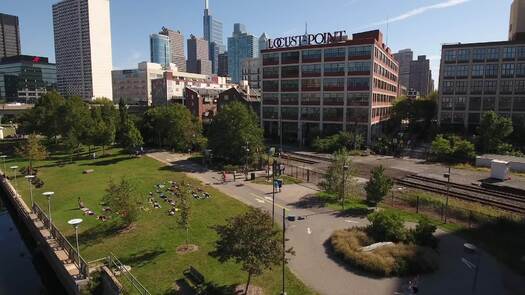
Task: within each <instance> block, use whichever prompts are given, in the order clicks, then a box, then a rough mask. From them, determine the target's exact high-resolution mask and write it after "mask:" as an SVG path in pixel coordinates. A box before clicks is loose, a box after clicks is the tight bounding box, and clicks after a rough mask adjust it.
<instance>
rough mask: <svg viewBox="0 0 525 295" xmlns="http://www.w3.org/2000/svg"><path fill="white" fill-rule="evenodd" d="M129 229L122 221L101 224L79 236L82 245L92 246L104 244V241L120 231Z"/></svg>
mask: <svg viewBox="0 0 525 295" xmlns="http://www.w3.org/2000/svg"><path fill="white" fill-rule="evenodd" d="M126 227H127V225H126V224H124V223H123V222H121V221H108V222H104V223H100V224H99V225H97V226H95V227H92V228H90V229H88V230H86V231H84V232H82V233H81V234H79V235H78V240H79V241H80V243H82V244H84V245H87V246H92V245H95V244H98V243H100V242H102V240H103V239H105V238H109V237H111V236H115V235H117V234H118V233H119V232H120V231H122V230H123V229H125V228H126Z"/></svg>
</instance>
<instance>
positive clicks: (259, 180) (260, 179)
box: [252, 175, 303, 185]
mask: <svg viewBox="0 0 525 295" xmlns="http://www.w3.org/2000/svg"><path fill="white" fill-rule="evenodd" d="M276 179H277V178H276ZM278 179H282V180H283V185H287V184H301V183H303V181H302V180H300V179H297V178H295V177H291V176H288V175H282V176H280V177H279V178H278ZM272 180H273V179H272V178H271V177H270V181H268V178H267V177H265V176H262V177H257V178H255V180H253V181H252V182H253V183H257V184H266V185H272Z"/></svg>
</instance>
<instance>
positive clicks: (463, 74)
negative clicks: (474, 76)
mask: <svg viewBox="0 0 525 295" xmlns="http://www.w3.org/2000/svg"><path fill="white" fill-rule="evenodd" d="M468 68H469V67H468V66H467V65H465V66H456V78H467V77H468Z"/></svg>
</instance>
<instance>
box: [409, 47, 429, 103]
mask: <svg viewBox="0 0 525 295" xmlns="http://www.w3.org/2000/svg"><path fill="white" fill-rule="evenodd" d="M408 84H409V87H410V89H414V90H415V91H417V92H419V94H420V95H422V96H427V95H429V94H430V92H432V91H433V90H434V85H433V82H432V71H431V70H430V60H429V59H427V56H426V55H420V56H418V57H417V60H413V61H412V62H411V63H410V80H409V83H408Z"/></svg>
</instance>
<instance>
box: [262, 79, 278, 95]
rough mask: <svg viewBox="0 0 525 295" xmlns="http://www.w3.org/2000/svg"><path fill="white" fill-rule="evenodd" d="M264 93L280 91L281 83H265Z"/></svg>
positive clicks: (272, 81)
mask: <svg viewBox="0 0 525 295" xmlns="http://www.w3.org/2000/svg"><path fill="white" fill-rule="evenodd" d="M263 91H268V92H277V91H279V81H275V80H271V81H263Z"/></svg>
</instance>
